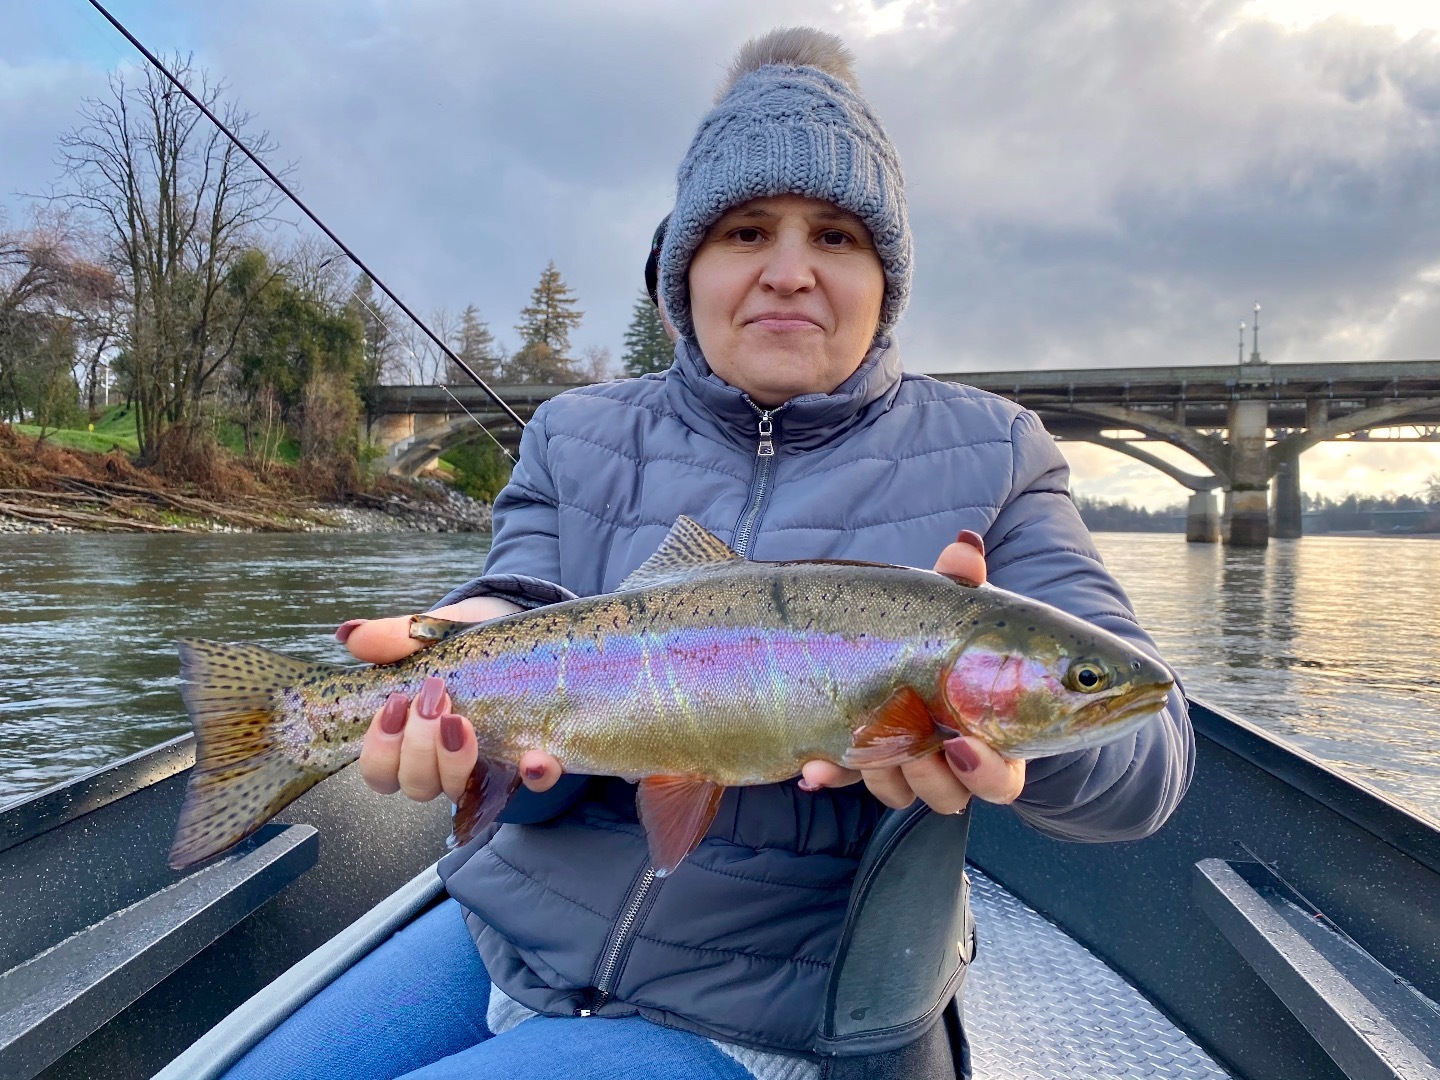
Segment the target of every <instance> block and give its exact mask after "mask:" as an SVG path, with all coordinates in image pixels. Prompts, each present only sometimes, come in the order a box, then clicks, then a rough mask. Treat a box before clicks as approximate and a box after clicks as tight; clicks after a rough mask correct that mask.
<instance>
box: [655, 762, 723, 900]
mask: <svg viewBox="0 0 1440 1080" xmlns="http://www.w3.org/2000/svg"><path fill="white" fill-rule="evenodd" d="M724 794H725V788H724V787H723V786H721V785H720V784H716V783H713V782H711V781H709V780H706V779H704V778H703V777H699V776H647V777H645V779H643V780H641V781H640V790H639V791H638V792H637V793H636V795H635V806H636V808H637V809H638V810H639V811H640V824H641V825H643V826H645V838H646V839H647V840H648V841H649V842H650V865H651V866H653V867H654V868H655V873H656V875H657V876H659V877H664V876H665V875H666V874H668V873H670V872H671V871H672V870H674V869H675V867H677V866H679V865H680V861H681V860H682V859H684V858H685V856H686V855H689V854H690V852H692V851H694V850H695V845H697V844H698V843H700V840H701V838H702V837H704V835H705V830H706V829H708V828H710V822H712V821H714V820H715V811H716V810H717V809H719V807H720V796H722V795H724Z"/></svg>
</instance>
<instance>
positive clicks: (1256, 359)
mask: <svg viewBox="0 0 1440 1080" xmlns="http://www.w3.org/2000/svg"><path fill="white" fill-rule="evenodd" d="M1250 329H1251V332H1252V333H1253V334H1254V335H1255V338H1254V340H1255V349H1254V351H1253V352H1251V354H1250V363H1252V364H1258V363H1260V301H1259V300H1256V301H1255V325H1254V326H1252V327H1251V328H1250Z"/></svg>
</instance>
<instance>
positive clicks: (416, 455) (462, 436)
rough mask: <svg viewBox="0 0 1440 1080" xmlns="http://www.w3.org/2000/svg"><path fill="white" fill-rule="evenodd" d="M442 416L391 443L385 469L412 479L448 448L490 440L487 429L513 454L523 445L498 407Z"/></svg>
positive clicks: (384, 462)
mask: <svg viewBox="0 0 1440 1080" xmlns="http://www.w3.org/2000/svg"><path fill="white" fill-rule="evenodd" d="M439 419H441V422H440V423H438V424H434V425H432V426H430V427H427V428H425V429H424V430H423V431H418V432H416V433H415V434H413V435H410V436H408V437H406V438H402V439H400V440H398V441H397V442H395V443H394V444H392V445H391V446H390V447H389V449H387V450H386V452H385V456H384V457H383V458H381V465H382V467H383V468H384V470H385V472H386V473H388V474H389V475H391V476H396V477H400V478H403V479H406V480H413V479H414V478H415V477H416V476H418V475H420V473H421V471H422V470H424V469H425V468H426V467H427V466H429V465H430V463H431V462H433V461H434V460H435V459H436V458H438V457H439V456H440V455H441V454H443V453H445V451H447V450H451V449H454V448H455V447H457V446H463V445H464V444H465V443H468V442H474V441H475V440H476V439H482V440H484V439H488V436H487V435H486V434H485V432H486V431H489V432H490V434H491V435H494V436H495V438H496V439H497V440H498V441H499V443H500V445H501V446H503V447H504V448H505V449H506V451H507V452H509V453H510V454H511V455H512V456H513V455H514V454H515V452H516V450H517V448H518V447H519V445H520V429H519V428H517V427H516V426H515V424H514V422H513V421H511V420H510V419H509V418H507V417H506V416H505V415H504V414H503V413H501V412H500V411H499V410H498V409H497V410H495V412H494V413H493V414H491V415H488V416H487V415H484V414H477V415H475V416H474V417H471V416H447V417H443V418H439ZM477 421H478V422H477ZM482 425H483V426H482Z"/></svg>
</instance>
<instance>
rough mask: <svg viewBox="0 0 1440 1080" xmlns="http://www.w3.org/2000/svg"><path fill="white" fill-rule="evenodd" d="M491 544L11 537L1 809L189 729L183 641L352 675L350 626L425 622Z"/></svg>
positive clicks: (347, 538) (1, 548) (0, 724)
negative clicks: (243, 645) (244, 648)
mask: <svg viewBox="0 0 1440 1080" xmlns="http://www.w3.org/2000/svg"><path fill="white" fill-rule="evenodd" d="M488 546H489V538H488V537H484V536H474V535H451V536H433V535H427V534H413V535H412V534H402V535H398V536H396V535H385V536H355V535H344V534H338V535H337V534H334V533H323V534H299V535H279V536H275V535H270V536H266V535H245V534H240V535H222V536H156V537H145V536H116V535H93V534H90V535H85V534H57V535H40V536H5V537H3V538H0V597H3V598H4V606H3V608H0V633H3V634H4V637H5V639H6V641H5V644H6V649H5V656H6V660H5V661H4V663H5V667H4V668H0V803H4V802H6V801H7V800H8V799H10V798H13V797H15V796H17V795H20V794H24V793H27V792H30V791H35V790H37V789H39V788H42V787H46V786H48V785H50V784H53V783H55V782H57V781H58V780H62V779H65V778H66V777H69V776H73V775H75V774H76V773H78V772H81V771H83V770H85V769H88V768H93V767H95V766H97V765H103V764H105V763H106V762H109V761H113V760H115V759H117V758H121V757H124V756H126V755H127V754H133V753H135V752H136V751H137V750H143V749H144V748H146V747H148V746H153V745H154V744H156V743H158V742H161V741H163V740H165V739H168V738H171V737H172V736H175V735H179V734H182V733H183V732H185V731H187V730H189V723H188V721H187V720H186V719H185V710H184V707H183V705H182V704H181V702H180V695H179V693H178V691H177V689H176V687H177V685H178V683H177V674H178V668H179V661H178V659H177V657H176V654H175V645H174V639H175V638H178V637H210V638H219V639H222V640H234V641H253V642H256V643H258V644H262V645H267V646H269V647H271V648H274V649H279V650H282V651H284V652H288V653H291V654H293V655H295V656H301V657H306V658H309V659H315V660H329V661H334V662H341V663H343V662H347V661H349V659H350V657H349V654H348V653H346V652H345V650H344V649H342V648H341V647H340V646H339V645H338V644H337V643H336V642H335V640H334V638H333V636H332V634H333V631H334V629H335V627H336V626H338V625H339V624H340V623H341V622H343V621H344V620H345V619H349V618H356V617H365V616H372V615H382V614H398V613H402V612H408V611H416V610H420V609H423V608H425V607H428V606H430V605H431V604H433V603H434V602H435V601H436V600H437V599H439V597H441V596H443V595H444V594H445V593H446V592H448V591H449V590H450V589H451V588H452V587H454V586H455V585H456V584H459V583H460V582H462V581H464V580H465V579H467V578H469V577H473V576H475V575H476V574H478V573H480V568H481V565H482V563H483V562H484V557H485V551H486V550H487V548H488Z"/></svg>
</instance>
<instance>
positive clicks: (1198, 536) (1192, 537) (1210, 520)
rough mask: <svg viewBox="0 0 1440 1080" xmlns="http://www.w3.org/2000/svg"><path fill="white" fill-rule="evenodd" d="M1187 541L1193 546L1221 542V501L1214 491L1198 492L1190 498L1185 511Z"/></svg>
mask: <svg viewBox="0 0 1440 1080" xmlns="http://www.w3.org/2000/svg"><path fill="white" fill-rule="evenodd" d="M1185 539H1186V540H1187V541H1189V542H1190V543H1192V544H1218V543H1219V542H1220V501H1219V500H1218V499H1217V498H1215V493H1214V492H1213V491H1197V492H1196V493H1195V494H1194V495H1191V496H1190V506H1189V508H1188V509H1187V510H1186V511H1185Z"/></svg>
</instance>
